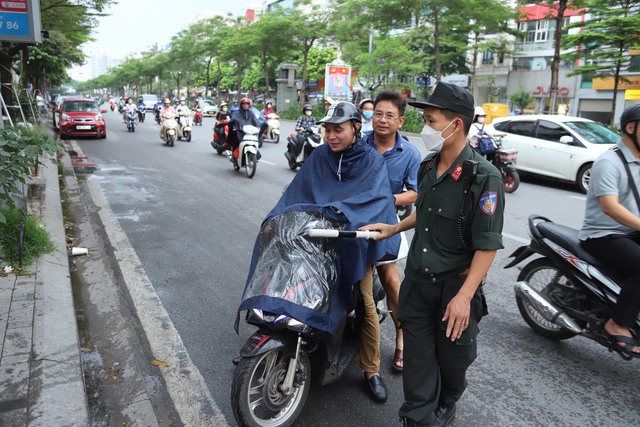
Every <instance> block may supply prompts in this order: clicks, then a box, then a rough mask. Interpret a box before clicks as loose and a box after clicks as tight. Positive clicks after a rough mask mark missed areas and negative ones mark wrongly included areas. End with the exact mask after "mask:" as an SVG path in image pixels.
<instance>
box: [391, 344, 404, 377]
mask: <svg viewBox="0 0 640 427" xmlns="http://www.w3.org/2000/svg"><path fill="white" fill-rule="evenodd" d="M403 361H404V360H403V358H402V349H400V348H396V352H395V354H394V355H393V365H392V366H393V370H394V371H396V372H402V368H403Z"/></svg>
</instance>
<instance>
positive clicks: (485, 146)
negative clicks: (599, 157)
mask: <svg viewBox="0 0 640 427" xmlns="http://www.w3.org/2000/svg"><path fill="white" fill-rule="evenodd" d="M476 128H478V126H476ZM478 135H480V136H481V138H478V151H480V154H493V153H495V151H496V147H495V145H493V140H492V139H491V135H489V134H488V133H486V132H485V131H484V125H482V128H478Z"/></svg>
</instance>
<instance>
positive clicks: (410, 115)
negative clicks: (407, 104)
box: [400, 110, 424, 133]
mask: <svg viewBox="0 0 640 427" xmlns="http://www.w3.org/2000/svg"><path fill="white" fill-rule="evenodd" d="M423 127H424V120H422V112H421V111H418V110H406V111H405V112H404V124H403V125H402V129H400V132H412V133H420V132H421V131H422V128H423Z"/></svg>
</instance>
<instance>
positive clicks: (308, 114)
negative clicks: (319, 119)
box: [295, 104, 316, 132]
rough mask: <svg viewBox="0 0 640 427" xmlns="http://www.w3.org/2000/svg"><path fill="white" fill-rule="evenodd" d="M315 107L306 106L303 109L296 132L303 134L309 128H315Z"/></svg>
mask: <svg viewBox="0 0 640 427" xmlns="http://www.w3.org/2000/svg"><path fill="white" fill-rule="evenodd" d="M312 114H313V107H312V106H311V104H304V107H302V115H301V116H300V117H298V121H297V122H296V128H295V129H296V132H301V131H303V130H305V129H306V128H308V127H311V126H315V124H316V119H314V118H313V115H312Z"/></svg>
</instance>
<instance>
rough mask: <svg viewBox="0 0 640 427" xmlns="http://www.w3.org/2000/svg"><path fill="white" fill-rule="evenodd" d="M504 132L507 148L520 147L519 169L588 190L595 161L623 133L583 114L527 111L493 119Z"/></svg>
mask: <svg viewBox="0 0 640 427" xmlns="http://www.w3.org/2000/svg"><path fill="white" fill-rule="evenodd" d="M491 124H492V125H493V127H494V128H495V129H496V130H497V131H498V132H504V133H505V134H506V136H505V137H504V138H503V139H502V144H503V146H504V147H505V148H515V149H516V150H518V163H517V165H516V167H517V168H518V170H521V171H524V172H528V173H533V174H536V175H543V176H547V177H551V178H556V179H560V180H564V181H571V182H574V183H575V184H576V185H577V186H578V189H579V190H580V191H582V192H583V193H586V192H587V189H588V188H589V180H590V178H591V165H592V164H593V161H594V160H595V159H597V158H598V156H600V154H602V153H603V152H605V151H607V150H608V149H609V148H611V147H612V145H613V144H615V143H616V142H617V141H618V140H619V139H620V135H618V134H617V133H615V132H614V131H612V130H610V129H608V128H606V127H605V126H603V125H601V124H600V123H597V122H594V121H592V120H588V119H583V118H581V117H571V116H559V115H523V116H510V117H499V118H496V119H494V120H493V122H492V123H491Z"/></svg>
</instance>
